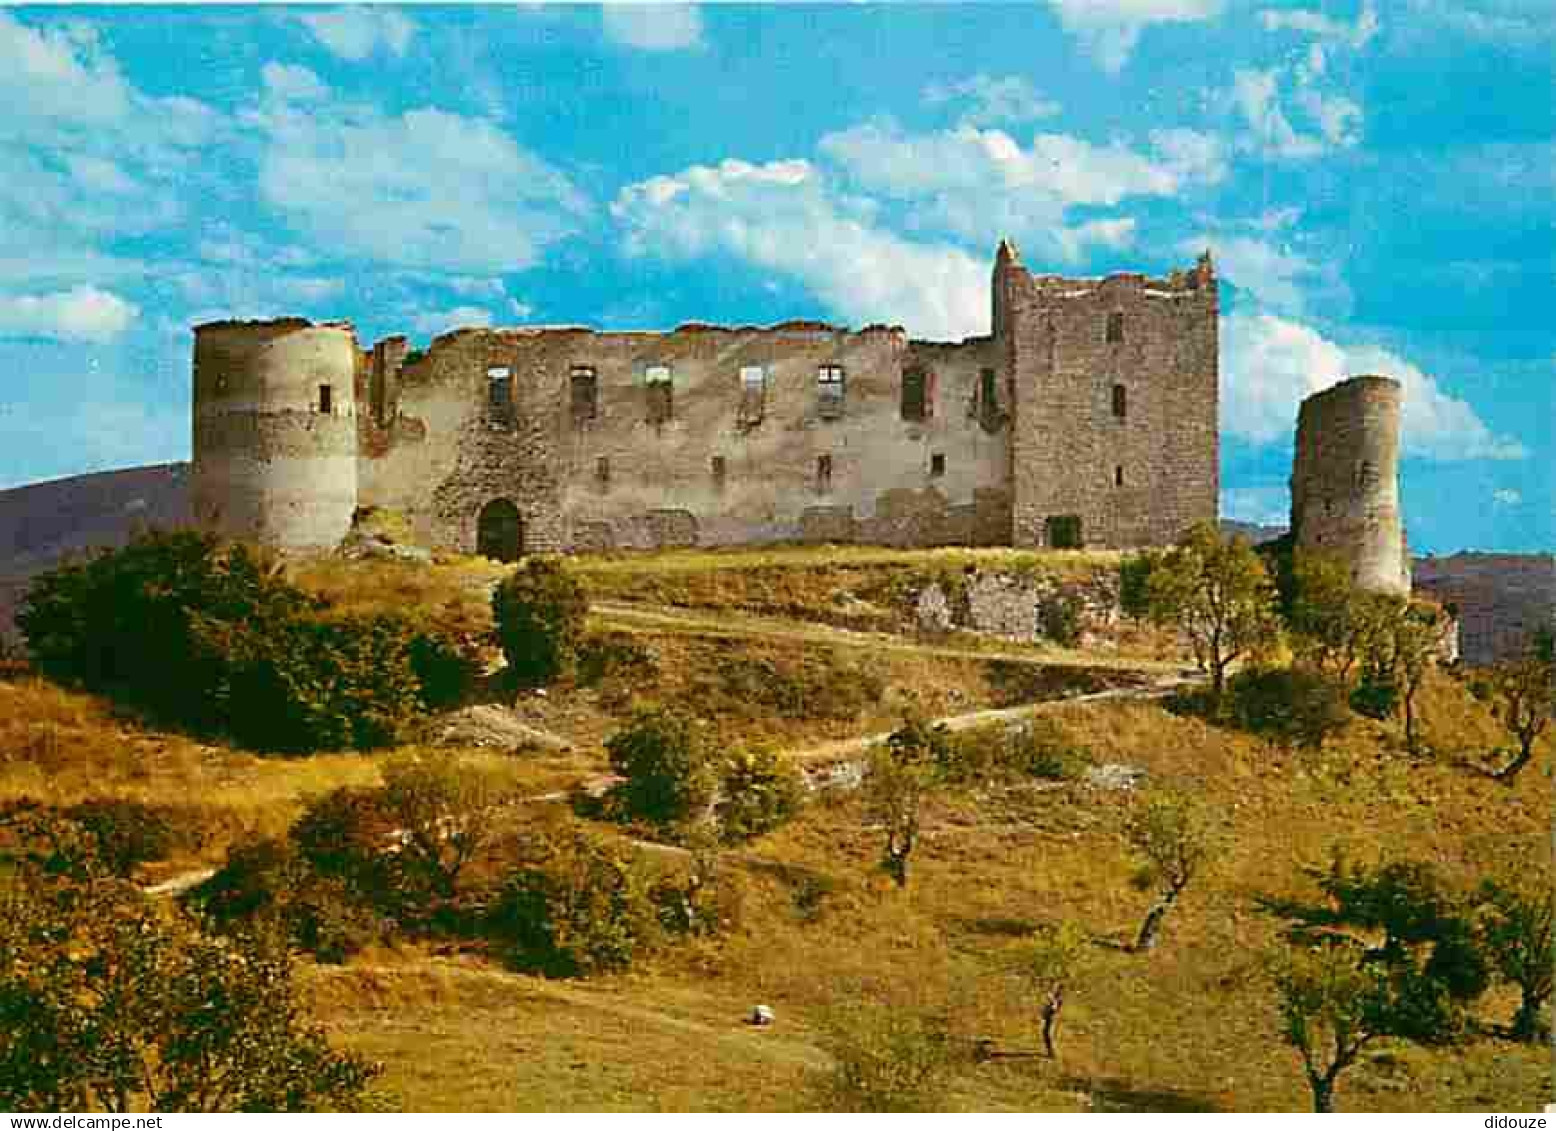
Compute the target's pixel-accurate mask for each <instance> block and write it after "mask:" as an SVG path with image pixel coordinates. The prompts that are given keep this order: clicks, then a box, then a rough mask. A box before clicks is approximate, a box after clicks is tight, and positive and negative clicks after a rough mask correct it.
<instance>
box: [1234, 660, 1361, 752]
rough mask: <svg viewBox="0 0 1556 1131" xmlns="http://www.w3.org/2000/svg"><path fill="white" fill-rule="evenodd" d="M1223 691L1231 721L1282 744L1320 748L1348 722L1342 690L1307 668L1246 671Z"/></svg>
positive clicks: (1333, 682) (1252, 669)
mask: <svg viewBox="0 0 1556 1131" xmlns="http://www.w3.org/2000/svg"><path fill="white" fill-rule="evenodd" d="M1228 691H1229V696H1228V699H1229V713H1230V717H1231V719H1232V720H1233V721H1234V722H1236V723H1237V724H1238V725H1239V726H1241V727H1242V728H1243V729H1245V730H1249V731H1252V732H1253V733H1255V734H1264V735H1268V736H1270V737H1272V738H1275V739H1277V740H1279V741H1281V742H1284V743H1287V744H1292V745H1297V746H1305V747H1310V748H1317V747H1319V746H1322V745H1323V743H1324V739H1325V738H1327V737H1329V736H1330V735H1331V734H1334V733H1336V732H1337V731H1339V730H1340V729H1342V728H1343V727H1344V726H1345V724H1346V723H1347V722H1348V721H1349V720H1350V717H1351V712H1350V707H1349V705H1348V703H1347V694H1346V689H1345V685H1344V684H1342V683H1341V682H1340V681H1338V680H1336V679H1334V678H1331V677H1329V676H1326V675H1324V674H1323V673H1322V672H1318V671H1313V670H1311V669H1308V668H1300V667H1297V668H1251V669H1249V670H1247V671H1241V672H1238V673H1237V674H1236V675H1235V676H1233V677H1232V679H1231V682H1230V683H1229V684H1228Z"/></svg>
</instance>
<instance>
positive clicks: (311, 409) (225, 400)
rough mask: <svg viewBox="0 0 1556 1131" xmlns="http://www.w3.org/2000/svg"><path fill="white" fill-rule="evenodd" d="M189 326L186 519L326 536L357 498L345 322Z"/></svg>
mask: <svg viewBox="0 0 1556 1131" xmlns="http://www.w3.org/2000/svg"><path fill="white" fill-rule="evenodd" d="M194 333H195V347H194V474H193V482H194V489H193V512H194V519H195V522H196V523H198V524H199V525H200V526H201V527H203V528H205V529H207V530H211V531H214V532H216V533H218V534H222V535H225V536H227V537H231V538H243V539H250V540H254V541H258V542H264V543H266V544H269V545H273V546H281V547H286V548H297V549H303V548H319V547H330V546H334V545H335V544H336V543H338V542H339V541H340V540H341V538H342V537H344V536H345V534H346V532H347V531H348V530H349V529H350V526H351V516H352V513H353V512H354V511H355V509H356V505H357V420H356V414H357V406H356V395H355V385H356V381H355V377H356V366H357V341H356V333H355V331H354V330H353V329H352V328H351V325H350V324H349V323H341V322H329V323H324V324H322V325H314V324H313V323H311V322H308V321H306V320H304V319H300V318H290V319H279V320H276V321H271V322H211V323H207V324H206V325H204V326H196V327H195V331H194Z"/></svg>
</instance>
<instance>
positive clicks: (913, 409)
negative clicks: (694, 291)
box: [194, 244, 1218, 552]
mask: <svg viewBox="0 0 1556 1131" xmlns="http://www.w3.org/2000/svg"><path fill="white" fill-rule="evenodd" d="M993 284H994V285H993V307H994V327H993V330H994V332H993V333H992V334H991V335H989V336H984V337H975V338H969V339H966V340H965V341H962V342H957V343H943V342H922V341H915V340H912V339H910V338H909V337H908V336H907V334H906V333H905V332H904V331H903V330H902V329H900V328H898V327H886V326H871V327H868V328H866V329H864V330H861V331H848V330H843V329H839V328H837V327H833V326H829V325H824V324H821V323H813V322H791V323H784V324H781V325H778V326H773V327H768V328H756V327H740V328H729V327H714V326H705V325H698V324H693V325H687V326H682V327H680V328H679V329H676V330H674V331H672V332H669V333H607V332H595V331H592V330H588V329H583V328H577V327H555V328H550V327H528V328H519V329H473V330H459V331H455V332H453V333H449V334H444V335H442V336H441V337H439V338H437V339H435V340H434V341H433V342H432V344H431V346H430V348H429V349H428V350H427V351H426V352H425V353H416V352H413V351H411V350H410V349H409V344H408V343H407V341H406V340H405V339H404V338H401V337H395V338H389V339H386V340H385V341H383V342H379V343H377V344H376V345H373V346H372V347H371V348H368V349H365V350H361V349H358V348H357V347H356V345H355V341H354V337H353V335H352V332H351V330H350V328H349V327H348V326H344V325H342V324H333V323H332V324H326V325H323V326H314V325H311V324H309V323H306V322H302V321H300V320H286V321H278V322H265V323H231V322H224V323H214V324H210V325H206V326H201V327H197V328H196V331H195V334H196V349H195V407H194V415H195V458H194V464H195V482H196V488H195V497H196V518H197V521H199V522H201V523H203V524H205V525H207V526H210V527H212V528H215V529H218V530H221V531H223V532H226V533H232V534H237V535H241V536H243V537H249V538H258V539H261V540H265V541H270V542H275V543H279V544H283V545H305V546H314V545H326V544H331V543H333V542H335V541H338V540H339V538H340V537H342V536H343V535H344V534H345V533H346V530H347V528H348V526H349V522H350V517H351V512H352V509H353V508H355V507H358V506H379V507H389V508H393V509H395V510H398V511H401V512H403V513H404V514H405V515H406V516H407V517H408V518H409V519H410V520H411V522H412V524H413V527H414V529H415V530H416V532H417V535H418V536H419V537H420V538H422V539H424V540H425V541H426V542H427V543H428V544H430V545H444V546H450V547H455V548H460V549H466V550H475V549H477V548H481V547H483V546H496V545H497V544H498V541H501V537H507V533H506V532H508V531H510V530H511V531H513V532H514V533H513V535H512V537H513V539H514V541H515V543H516V544H515V545H514V546H511V547H506V549H508V550H509V551H518V550H522V551H525V552H528V551H544V550H561V551H565V550H583V549H612V548H643V547H654V546H667V545H700V546H718V545H732V544H742V543H759V542H776V541H827V542H868V543H877V544H886V545H900V546H930V545H945V544H974V545H1010V544H1014V545H1022V546H1037V545H1049V544H1054V543H1055V542H1056V541H1058V539H1056V537H1055V533H1056V531H1063V532H1064V540H1065V541H1074V542H1077V543H1079V544H1082V545H1087V546H1137V545H1160V544H1163V543H1167V542H1170V541H1172V540H1173V539H1175V538H1176V537H1177V536H1178V535H1179V534H1181V533H1182V532H1183V530H1184V529H1186V528H1187V527H1188V526H1189V525H1191V524H1192V523H1194V522H1196V521H1202V520H1208V521H1213V520H1214V519H1215V517H1216V499H1217V461H1218V451H1217V445H1218V439H1217V427H1216V414H1217V402H1216V398H1217V370H1216V366H1217V362H1216V355H1217V345H1216V342H1217V337H1216V334H1217V330H1216V310H1217V299H1216V281H1215V277H1214V274H1213V273H1212V271H1211V268H1210V265H1209V262H1208V260H1202V261H1201V262H1200V264H1199V265H1198V266H1197V267H1196V268H1195V269H1194V270H1192V271H1188V272H1175V273H1173V274H1172V275H1171V276H1169V277H1168V278H1166V279H1148V278H1146V277H1145V276H1142V275H1114V276H1110V277H1109V278H1107V279H1101V280H1096V279H1092V280H1075V279H1059V278H1056V277H1051V276H1034V275H1032V274H1031V273H1030V272H1028V271H1027V270H1026V269H1025V268H1023V267H1022V266H1021V265H1020V263H1019V260H1018V259H1017V257H1016V255H1015V252H1014V250H1013V249H1012V248H1010V246H1009V245H1008V244H1001V246H1000V250H999V253H998V257H997V260H996V264H995V269H994V280H993ZM326 387H328V389H329V392H328V393H326V392H324V389H325V388H326ZM321 398H322V400H321ZM348 464H349V466H347V465H348ZM483 515H485V516H486V521H485V522H483V517H482V516H483ZM514 515H516V518H514V517H513V516H514ZM1056 519H1057V520H1060V521H1059V522H1058V523H1057V524H1056V523H1055V522H1054V521H1052V520H1056ZM494 531H495V532H497V533H494ZM494 538H495V539H497V540H498V541H493V540H492V539H494Z"/></svg>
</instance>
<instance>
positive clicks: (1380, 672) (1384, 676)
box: [1350, 665, 1399, 721]
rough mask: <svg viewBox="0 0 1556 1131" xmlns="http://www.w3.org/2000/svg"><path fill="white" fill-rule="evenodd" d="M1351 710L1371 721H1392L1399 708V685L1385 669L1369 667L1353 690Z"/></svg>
mask: <svg viewBox="0 0 1556 1131" xmlns="http://www.w3.org/2000/svg"><path fill="white" fill-rule="evenodd" d="M1350 705H1351V710H1353V711H1355V712H1356V713H1357V714H1358V715H1366V716H1367V717H1368V718H1369V719H1378V720H1379V721H1382V720H1384V719H1390V718H1393V717H1394V712H1395V711H1396V710H1398V708H1399V683H1398V682H1397V681H1396V679H1395V678H1394V676H1393V674H1392V673H1391V672H1389V671H1388V670H1386V669H1384V668H1378V667H1374V666H1371V665H1369V666H1367V667H1364V668H1363V669H1362V674H1361V678H1360V679H1359V680H1357V681H1356V686H1355V687H1354V688H1352V689H1351V695H1350Z"/></svg>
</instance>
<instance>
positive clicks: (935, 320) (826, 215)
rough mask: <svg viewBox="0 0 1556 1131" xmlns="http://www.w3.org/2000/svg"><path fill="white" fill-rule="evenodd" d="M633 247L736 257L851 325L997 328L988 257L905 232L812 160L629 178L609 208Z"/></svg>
mask: <svg viewBox="0 0 1556 1131" xmlns="http://www.w3.org/2000/svg"><path fill="white" fill-rule="evenodd" d="M611 213H612V215H613V216H614V217H615V218H616V220H617V221H618V223H620V224H621V226H622V227H623V229H624V230H625V231H626V232H627V233H628V240H627V244H626V249H627V251H628V252H629V253H631V254H639V255H641V254H655V255H660V256H665V257H668V258H679V259H694V258H698V257H702V256H708V255H719V256H732V257H735V258H738V259H742V260H745V261H746V262H748V263H751V264H753V265H755V266H757V267H760V268H763V269H766V270H769V271H773V272H776V273H778V274H780V275H784V276H786V277H788V278H790V279H794V280H797V281H798V282H800V283H802V284H803V285H804V286H806V287H807V288H808V289H809V290H810V291H811V293H812V294H814V295H815V296H816V297H817V299H819V300H820V301H821V302H822V303H823V304H824V305H825V306H826V308H827V309H828V310H829V311H831V312H832V313H833V314H834V315H835V316H838V317H840V318H843V319H846V320H848V321H850V322H853V323H868V322H880V321H886V322H897V321H901V322H903V323H904V324H905V325H906V326H907V327H908V328H909V329H910V331H911V332H913V333H915V334H918V335H923V336H931V337H940V338H959V337H963V336H968V335H972V334H980V333H986V332H987V331H988V319H989V311H988V270H989V268H988V264H987V262H985V261H982V260H978V259H974V258H973V257H972V256H970V255H968V254H967V253H966V252H964V251H962V250H961V249H959V248H956V247H953V246H950V245H947V244H941V243H921V242H915V241H911V240H907V239H904V238H902V237H900V236H898V235H896V234H894V233H892V232H889V231H886V230H884V229H882V228H880V227H878V226H876V225H875V224H874V222H873V218H872V217H873V209H872V208H870V207H869V206H868V205H867V204H865V203H863V202H860V201H858V200H854V199H850V198H848V197H846V196H843V195H841V194H838V193H836V192H834V191H831V190H830V189H829V187H828V186H827V185H826V183H825V182H824V180H823V178H822V175H821V173H820V171H819V170H817V169H816V168H815V167H814V166H813V165H811V164H810V163H809V162H807V161H801V160H793V161H774V162H771V163H770V164H766V165H752V164H748V163H746V162H744V161H733V160H731V161H724V162H723V163H721V164H720V165H718V166H716V167H708V166H700V165H699V166H693V167H691V168H688V169H685V170H682V171H681V172H679V173H677V174H675V175H673V176H660V177H653V178H651V179H649V180H646V181H640V182H638V183H636V184H632V185H628V186H627V187H626V188H625V189H623V190H622V191H621V193H620V194H619V195H618V196H617V198H616V200H615V202H614V203H613V204H612V205H611Z"/></svg>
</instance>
